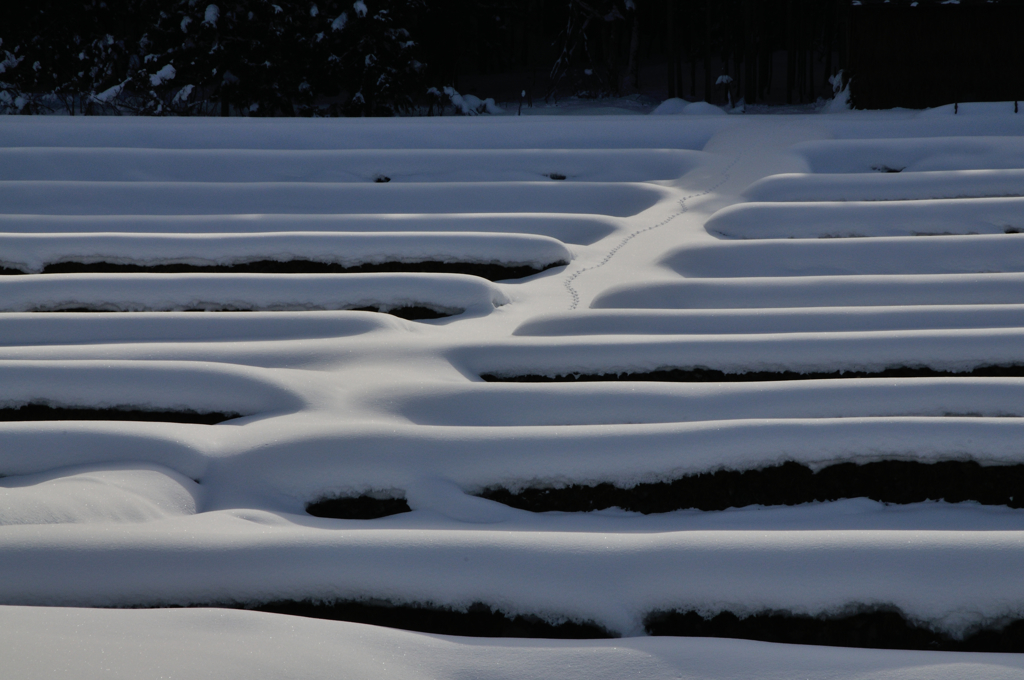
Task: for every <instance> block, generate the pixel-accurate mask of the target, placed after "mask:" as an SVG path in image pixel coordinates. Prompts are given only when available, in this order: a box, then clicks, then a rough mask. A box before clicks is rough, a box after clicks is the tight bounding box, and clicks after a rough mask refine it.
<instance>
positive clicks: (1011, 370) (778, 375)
mask: <svg viewBox="0 0 1024 680" xmlns="http://www.w3.org/2000/svg"><path fill="white" fill-rule="evenodd" d="M480 377H481V378H482V379H483V380H485V381H487V382H530V383H544V382H617V381H638V382H639V381H647V382H768V381H772V380H837V379H841V378H955V377H964V378H1021V377H1024V364H1009V365H1000V366H979V367H977V368H975V369H973V370H970V371H961V372H957V371H941V370H936V369H934V368H928V367H926V366H894V367H892V368H886V369H884V370H881V371H817V372H813V371H812V372H809V373H799V372H797V371H749V372H745V373H726V372H724V371H719V370H717V369H713V368H701V367H697V368H660V369H657V370H654V371H647V372H643V373H559V374H555V375H539V374H534V373H527V374H522V375H496V374H493V373H484V374H481V376H480Z"/></svg>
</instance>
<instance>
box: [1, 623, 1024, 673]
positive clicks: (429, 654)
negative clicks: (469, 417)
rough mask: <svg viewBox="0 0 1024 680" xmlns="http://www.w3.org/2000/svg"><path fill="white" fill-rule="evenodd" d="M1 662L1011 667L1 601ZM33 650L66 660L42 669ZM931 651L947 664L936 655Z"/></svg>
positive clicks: (20, 669)
mask: <svg viewBox="0 0 1024 680" xmlns="http://www.w3.org/2000/svg"><path fill="white" fill-rule="evenodd" d="M0 622H2V623H3V625H4V628H5V630H6V631H7V633H6V635H7V638H8V640H9V641H10V650H9V651H8V653H7V659H6V663H7V664H8V666H7V667H8V668H9V669H10V671H11V673H13V674H15V675H17V677H19V678H24V679H25V680H35V679H36V678H40V679H42V678H46V680H63V679H65V678H74V680H94V679H98V678H104V679H107V678H111V677H115V678H122V677H123V678H132V677H138V676H139V675H145V676H149V677H158V676H160V675H173V676H176V677H181V678H186V679H192V678H196V679H198V678H209V677H217V678H225V679H231V678H255V677H287V676H288V675H290V674H294V673H295V672H296V670H297V669H302V672H303V677H306V678H310V679H313V678H337V677H339V675H338V674H339V669H344V670H342V671H341V672H342V674H343V675H342V676H341V677H345V678H349V677H351V678H362V679H364V680H378V679H384V678H387V679H388V680H396V679H397V680H419V679H420V678H428V677H430V678H441V677H474V678H481V679H482V680H496V679H497V678H502V679H508V680H534V679H536V678H542V677H546V676H548V675H549V674H550V673H551V669H553V668H557V669H559V675H560V676H561V677H563V678H565V680H619V679H620V678H623V677H628V676H629V675H632V674H636V675H640V676H642V677H644V678H647V679H648V680H677V679H678V678H681V677H692V678H704V679H706V680H740V679H745V678H749V677H753V676H771V677H800V678H805V679H806V680H826V679H827V680H847V679H848V678H849V679H851V680H852V679H853V678H863V677H878V678H882V677H897V676H898V677H900V678H907V679H908V680H911V679H914V680H916V679H917V678H922V679H923V678H929V679H934V680H958V679H960V678H963V677H971V678H976V679H977V680H996V679H997V678H998V679H1003V678H1008V677H1011V676H1012V675H1015V674H1018V673H1019V672H1020V670H1019V669H1020V668H1021V666H1022V663H1021V661H1020V659H1018V658H1017V657H1016V656H1014V655H1006V654H935V653H931V652H904V651H890V650H885V651H881V650H860V649H823V648H815V647H807V646H790V645H771V644H766V643H761V642H747V641H736V640H713V639H701V640H686V639H673V638H647V639H643V638H640V639H632V640H607V641H604V640H602V641H590V640H585V641H584V640H544V641H530V640H486V641H484V640H467V639H465V638H452V637H444V636H438V635H424V634H421V633H410V632H406V631H396V630H388V629H386V628H380V627H377V626H364V625H359V624H353V623H344V622H338V621H315V620H308V619H307V620H302V619H300V620H291V619H283V618H282V617H279V616H275V615H273V614H262V613H259V612H244V611H230V610H217V609H199V610H196V609H192V610H161V611H152V610H148V611H147V610H133V611H111V610H87V609H64V608H29V607H3V608H2V609H0ZM40 658H59V659H61V660H62V661H63V663H64V665H59V666H52V665H48V666H46V667H42V666H41V665H40V664H39V663H38V660H39V659H40ZM939 660H942V661H947V660H948V663H945V664H944V663H939Z"/></svg>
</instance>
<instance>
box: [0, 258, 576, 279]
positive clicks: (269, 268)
mask: <svg viewBox="0 0 1024 680" xmlns="http://www.w3.org/2000/svg"><path fill="white" fill-rule="evenodd" d="M566 264H568V263H567V262H552V263H551V264H548V265H546V266H544V267H541V268H539V269H538V268H537V267H531V266H529V265H520V266H512V265H502V264H480V263H476V262H437V261H429V262H381V263H379V264H362V265H356V266H354V267H345V266H343V265H340V264H337V263H333V262H314V261H313V260H287V261H279V260H258V261H256V262H242V263H239V264H233V265H210V266H203V265H193V264H184V263H179V264H157V265H140V264H116V263H113V262H57V263H53V264H48V265H46V266H45V267H44V268H43V271H42V273H43V274H370V273H378V272H384V273H394V272H416V273H430V274H469V275H471V276H479V277H480V278H484V279H487V280H489V281H502V280H506V279H521V278H524V277H526V276H533V275H534V274H539V273H540V272H542V271H544V270H545V269H550V268H552V267H562V266H565V265H566ZM26 273H27V272H24V271H22V270H20V269H10V268H7V267H0V275H16V274H26Z"/></svg>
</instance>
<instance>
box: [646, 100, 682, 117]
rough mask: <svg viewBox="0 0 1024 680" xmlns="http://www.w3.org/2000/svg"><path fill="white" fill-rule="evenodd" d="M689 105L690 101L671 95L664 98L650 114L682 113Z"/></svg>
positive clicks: (670, 114) (668, 114) (669, 114)
mask: <svg viewBox="0 0 1024 680" xmlns="http://www.w3.org/2000/svg"><path fill="white" fill-rule="evenodd" d="M689 105H690V102H688V101H686V100H685V99H680V98H679V97H671V98H669V99H666V100H665V101H663V102H662V103H660V104H658V106H657V107H656V108H655V109H654V110H653V111H651V115H652V116H673V115H676V114H679V113H683V111H685V110H686V107H687V106H689Z"/></svg>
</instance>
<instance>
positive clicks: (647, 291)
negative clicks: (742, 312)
mask: <svg viewBox="0 0 1024 680" xmlns="http://www.w3.org/2000/svg"><path fill="white" fill-rule="evenodd" d="M1021 303H1024V276H1022V275H1021V274H947V275H927V274H925V275H917V276H901V275H875V276H871V275H864V276H857V277H849V276H839V277H831V276H801V277H792V278H784V279H781V280H780V279H774V278H755V277H749V278H735V279H723V278H719V279H712V280H703V281H702V280H700V279H696V280H694V279H691V280H687V281H678V282H670V283H646V284H641V285H620V286H613V287H609V288H607V289H606V290H605V291H604V292H602V293H601V294H600V295H598V296H597V297H596V298H595V299H594V301H593V303H592V304H591V307H594V308H606V309H607V308H623V307H626V308H629V307H641V308H645V309H740V308H765V307H863V306H884V307H890V306H904V305H1016V304H1021Z"/></svg>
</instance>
